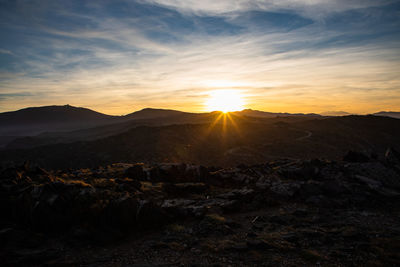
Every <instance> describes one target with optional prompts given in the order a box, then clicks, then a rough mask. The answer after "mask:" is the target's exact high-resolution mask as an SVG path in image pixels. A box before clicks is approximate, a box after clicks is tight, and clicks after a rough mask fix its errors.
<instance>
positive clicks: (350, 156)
mask: <svg viewBox="0 0 400 267" xmlns="http://www.w3.org/2000/svg"><path fill="white" fill-rule="evenodd" d="M343 160H344V161H347V162H368V161H369V160H370V158H369V157H368V156H367V155H366V154H364V153H362V152H357V151H353V150H350V151H348V152H347V153H346V155H344V157H343Z"/></svg>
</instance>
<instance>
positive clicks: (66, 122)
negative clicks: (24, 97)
mask: <svg viewBox="0 0 400 267" xmlns="http://www.w3.org/2000/svg"><path fill="white" fill-rule="evenodd" d="M120 119H121V117H118V116H110V115H105V114H102V113H99V112H96V111H93V110H90V109H87V108H79V107H73V106H70V105H65V106H44V107H31V108H25V109H21V110H17V111H11V112H4V113H0V129H1V130H0V135H3V136H5V135H11V136H12V135H16V136H20V135H25V136H29V135H35V134H38V133H41V132H45V131H62V130H73V129H79V128H84V127H93V126H96V125H102V124H109V123H112V122H115V121H118V120H120Z"/></svg>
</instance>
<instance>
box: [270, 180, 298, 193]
mask: <svg viewBox="0 0 400 267" xmlns="http://www.w3.org/2000/svg"><path fill="white" fill-rule="evenodd" d="M299 189H300V183H297V182H288V183H283V182H280V181H278V182H274V183H272V186H271V187H270V190H271V191H272V192H274V193H275V194H277V195H279V196H282V197H292V196H293V195H294V194H295V193H296V192H297V191H298V190H299Z"/></svg>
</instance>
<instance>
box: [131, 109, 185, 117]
mask: <svg viewBox="0 0 400 267" xmlns="http://www.w3.org/2000/svg"><path fill="white" fill-rule="evenodd" d="M184 114H193V113H187V112H182V111H177V110H171V109H154V108H145V109H142V110H139V111H135V112H133V113H130V114H128V115H125V116H124V117H125V118H126V119H155V118H165V117H170V116H179V115H184Z"/></svg>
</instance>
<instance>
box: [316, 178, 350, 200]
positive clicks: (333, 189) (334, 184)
mask: <svg viewBox="0 0 400 267" xmlns="http://www.w3.org/2000/svg"><path fill="white" fill-rule="evenodd" d="M321 190H322V192H323V193H324V194H325V195H327V196H330V197H335V196H338V195H341V194H344V193H347V192H348V190H347V188H346V187H345V186H344V185H343V184H342V183H340V182H339V181H337V180H328V181H325V182H323V183H322V185H321Z"/></svg>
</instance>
